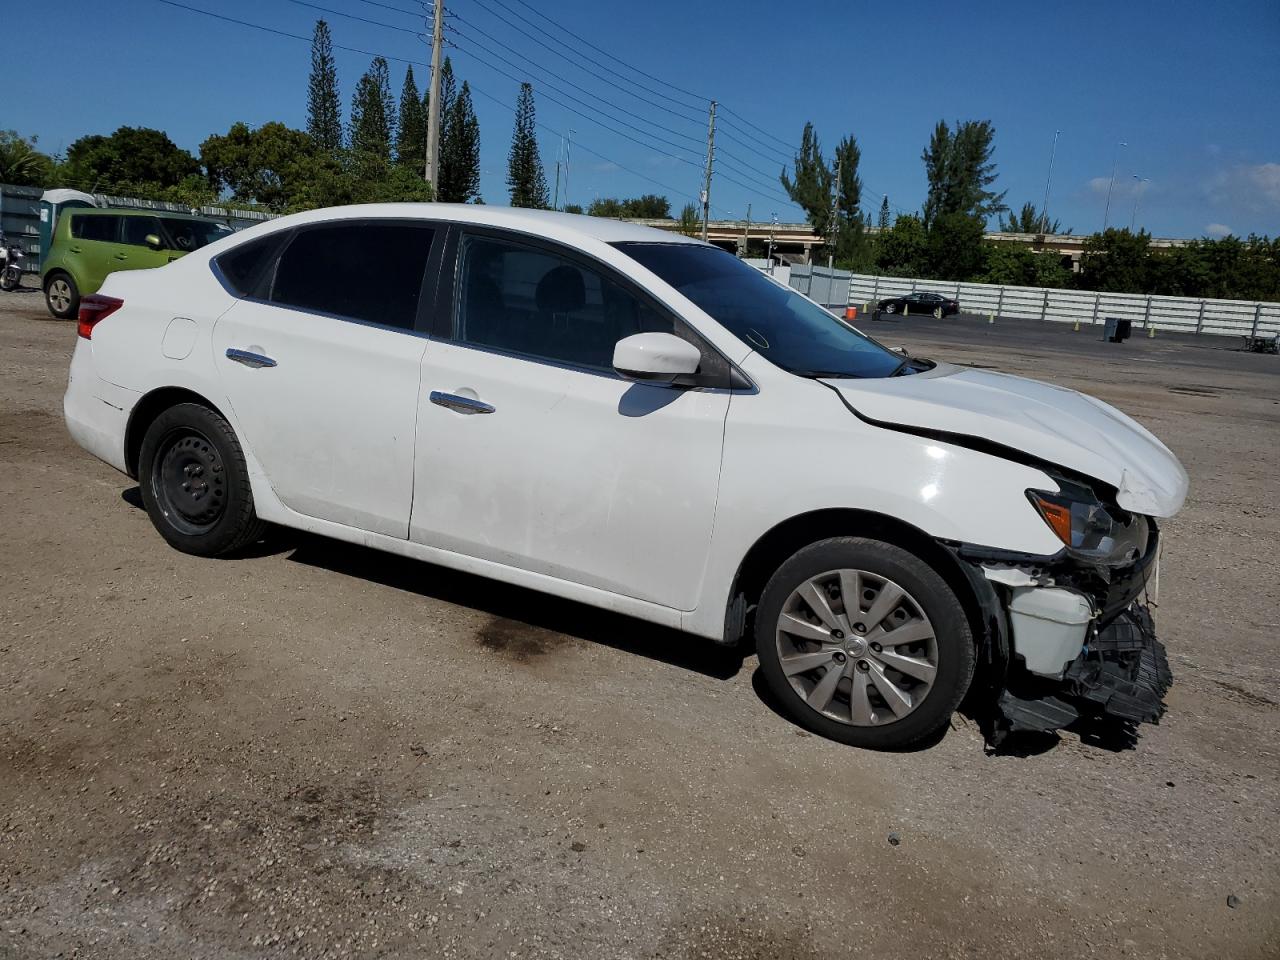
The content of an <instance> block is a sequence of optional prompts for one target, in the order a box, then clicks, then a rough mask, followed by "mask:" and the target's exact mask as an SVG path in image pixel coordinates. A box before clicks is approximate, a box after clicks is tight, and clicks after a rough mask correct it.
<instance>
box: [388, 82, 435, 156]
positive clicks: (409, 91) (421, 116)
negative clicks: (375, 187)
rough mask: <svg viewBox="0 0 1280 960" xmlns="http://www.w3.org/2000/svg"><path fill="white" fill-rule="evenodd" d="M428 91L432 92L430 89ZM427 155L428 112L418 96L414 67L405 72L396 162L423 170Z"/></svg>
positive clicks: (397, 127) (397, 133)
mask: <svg viewBox="0 0 1280 960" xmlns="http://www.w3.org/2000/svg"><path fill="white" fill-rule="evenodd" d="M428 92H430V91H429V90H428ZM426 157H427V114H426V110H425V108H424V102H423V101H422V100H421V99H419V97H418V85H417V84H416V83H414V80H413V67H412V66H410V67H409V68H408V69H407V70H405V72H404V87H402V88H401V90H400V122H399V123H398V124H397V126H396V163H398V164H400V165H402V166H406V167H413V168H415V169H418V170H421V169H422V168H423V165H424V164H425V163H426Z"/></svg>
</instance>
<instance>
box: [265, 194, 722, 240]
mask: <svg viewBox="0 0 1280 960" xmlns="http://www.w3.org/2000/svg"><path fill="white" fill-rule="evenodd" d="M370 217H374V218H379V219H383V218H393V219H401V218H403V219H406V220H447V221H450V222H454V223H466V224H472V225H475V226H486V227H499V228H506V229H509V230H515V231H519V232H522V233H533V234H540V235H544V236H548V237H553V238H556V239H560V240H574V239H584V238H589V239H593V240H598V241H601V242H603V243H628V242H630V243H690V244H700V243H702V241H701V240H695V239H693V238H692V237H686V236H684V235H683V234H679V233H674V232H668V231H666V230H659V229H657V228H656V227H646V226H642V225H641V224H638V223H628V222H627V221H625V220H610V219H608V218H606V217H589V216H586V215H584V214H577V213H560V212H558V211H555V210H526V209H521V208H517V207H496V206H494V207H491V206H488V205H486V204H474V203H364V204H352V205H350V206H344V207H325V208H323V209H320V210H308V211H306V212H305V213H295V214H291V215H289V216H287V217H281V218H280V219H278V220H272V221H270V223H271V226H272V227H273V228H276V227H282V226H302V225H303V224H307V223H333V222H338V221H341V220H359V219H365V218H370Z"/></svg>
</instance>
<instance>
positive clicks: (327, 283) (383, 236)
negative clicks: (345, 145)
mask: <svg viewBox="0 0 1280 960" xmlns="http://www.w3.org/2000/svg"><path fill="white" fill-rule="evenodd" d="M434 236H435V230H434V229H433V228H432V227H430V226H428V225H426V224H416V223H376V222H375V223H370V222H368V221H365V222H361V223H350V224H347V223H343V224H334V225H332V226H318V227H304V228H303V229H301V230H299V231H298V232H297V234H296V235H295V236H294V238H293V240H292V241H291V242H290V243H289V245H288V247H286V248H285V251H284V253H283V254H282V255H281V257H280V263H279V265H278V266H277V267H276V271H275V282H274V283H273V284H272V287H271V295H270V297H269V299H270V301H271V302H272V303H277V304H279V305H280V306H282V307H295V308H299V309H302V310H317V311H320V312H321V313H331V314H336V315H337V316H340V317H347V318H349V319H352V320H363V321H365V322H367V323H379V324H384V325H386V326H389V327H399V328H400V329H402V330H412V329H413V326H414V319H415V318H416V317H417V313H418V296H419V293H420V292H421V290H422V281H423V277H424V274H425V273H426V268H427V258H428V257H429V256H430V255H431V242H432V240H433V238H434Z"/></svg>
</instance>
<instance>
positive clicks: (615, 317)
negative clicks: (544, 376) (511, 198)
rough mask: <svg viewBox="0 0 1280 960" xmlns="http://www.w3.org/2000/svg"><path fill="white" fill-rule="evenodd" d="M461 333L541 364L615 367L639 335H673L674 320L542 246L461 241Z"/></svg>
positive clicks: (483, 239) (466, 339)
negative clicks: (623, 343) (616, 356)
mask: <svg viewBox="0 0 1280 960" xmlns="http://www.w3.org/2000/svg"><path fill="white" fill-rule="evenodd" d="M456 299H457V303H458V314H457V336H458V339H459V340H461V341H463V342H464V343H472V344H476V345H477V346H485V347H494V348H496V349H499V350H505V351H510V352H512V353H520V354H524V355H526V356H530V357H536V358H538V359H544V360H552V361H555V362H558V363H568V364H573V365H574V366H581V367H590V368H592V369H597V370H612V369H613V347H614V344H616V343H617V342H618V341H619V340H621V339H623V338H624V337H629V336H631V335H632V334H635V333H647V332H650V331H659V332H663V333H673V332H674V323H673V321H672V320H671V318H670V317H669V316H668V315H666V314H664V313H660V312H659V311H657V310H655V309H654V308H653V307H651V306H650V305H649V304H648V303H647V302H645V301H644V300H641V299H640V298H639V297H637V296H635V295H633V294H632V293H630V292H629V291H628V290H626V289H625V288H623V287H622V286H621V285H620V284H618V283H615V282H614V281H613V280H611V279H609V278H608V277H607V276H604V275H602V274H600V273H597V272H596V271H594V270H592V269H590V268H588V267H584V266H582V265H580V264H578V263H576V262H575V261H572V260H568V259H565V258H563V257H559V256H556V255H555V254H552V253H549V252H547V251H545V250H542V249H539V248H537V247H526V246H524V245H522V244H518V243H512V242H510V241H505V240H494V239H490V238H487V237H466V238H464V239H463V242H462V250H461V254H460V264H459V270H458V287H457V297H456Z"/></svg>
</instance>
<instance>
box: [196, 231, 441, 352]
mask: <svg viewBox="0 0 1280 960" xmlns="http://www.w3.org/2000/svg"><path fill="white" fill-rule="evenodd" d="M387 224H398V225H407V226H413V227H418V228H423V229H429V230H432V231H434V233H435V235H434V236H433V237H432V239H431V252H430V253H429V254H428V255H427V263H426V266H425V268H424V270H423V277H422V283H421V285H420V286H419V288H418V309H417V312H416V314H415V315H414V318H413V326H412V327H398V326H396V325H395V324H391V323H378V322H376V321H374V320H362V319H360V318H359V317H349V316H347V315H346V314H343V313H331V312H330V311H327V310H315V309H313V308H310V307H297V306H293V305H291V304H287V303H277V302H275V301H274V300H272V299H270V297H271V290H272V288H273V287H274V286H275V281H276V271H277V269H278V268H279V265H280V258H281V257H283V256H284V255H285V253H286V252H287V251H288V250H289V247H290V246H292V245H293V241H294V239H295V238H296V237H297V236H298V234H299V233H301V232H303V231H307V230H316V229H324V228H331V229H332V228H337V227H351V226H378V225H387ZM447 227H448V224H447V223H446V222H444V221H439V220H430V219H427V218H425V217H338V218H335V219H333V220H320V221H317V222H315V223H305V224H300V225H298V226H296V227H287V228H285V229H283V230H276V231H273V232H272V233H269V234H266V235H264V236H262V237H255V238H253V239H251V240H246V241H245V243H244V244H236V245H235V246H234V247H232V248H231V249H230V250H224V251H222V252H221V253H219V254H218V256H216V257H212V258H210V260H209V266H210V268H211V269H212V272H213V275H214V277H215V278H216V279H217V280H218V282H219V283H220V284H222V288H223V289H224V290H226V292H227V293H228V294H229V295H231V296H232V297H235V298H236V299H237V300H244V301H247V302H248V303H256V304H259V305H261V306H264V307H275V308H276V309H279V310H288V311H290V312H292V313H301V314H307V315H310V316H313V317H325V318H326V319H329V320H341V321H342V322H344V323H353V324H356V325H357V326H361V327H373V328H374V329H376V330H389V331H391V332H392V333H402V334H405V335H407V336H411V337H422V338H427V339H429V338H431V326H432V323H431V321H432V319H433V317H432V314H433V312H434V307H435V295H436V287H437V285H438V284H437V281H438V273H439V270H440V260H441V257H442V253H443V248H444V246H445V242H444V241H445V235H446V233H447V230H446V228H447ZM273 237H279V239H278V241H277V242H278V246H277V249H276V250H274V251H273V252H272V253H271V254H270V256H269V257H268V259H267V262H266V264H264V266H263V267H259V268H258V272H257V274H256V275H255V276H254V278H253V281H252V282H251V283H250V284H248V285H247V286H248V290H247V292H245V293H239V292H237V291H236V289H235V288H234V287H233V286H232V285H231V282H230V281H229V280H228V279H227V277H226V275H225V274H224V273H223V272H222V269H221V267H220V266H219V265H218V260H220V259H221V258H222V257H225V256H227V255H228V254H230V253H233V252H234V251H236V250H239V249H240V248H241V247H242V246H244V245H246V244H249V243H256V242H258V241H260V240H261V241H266V240H269V239H271V238H273Z"/></svg>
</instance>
